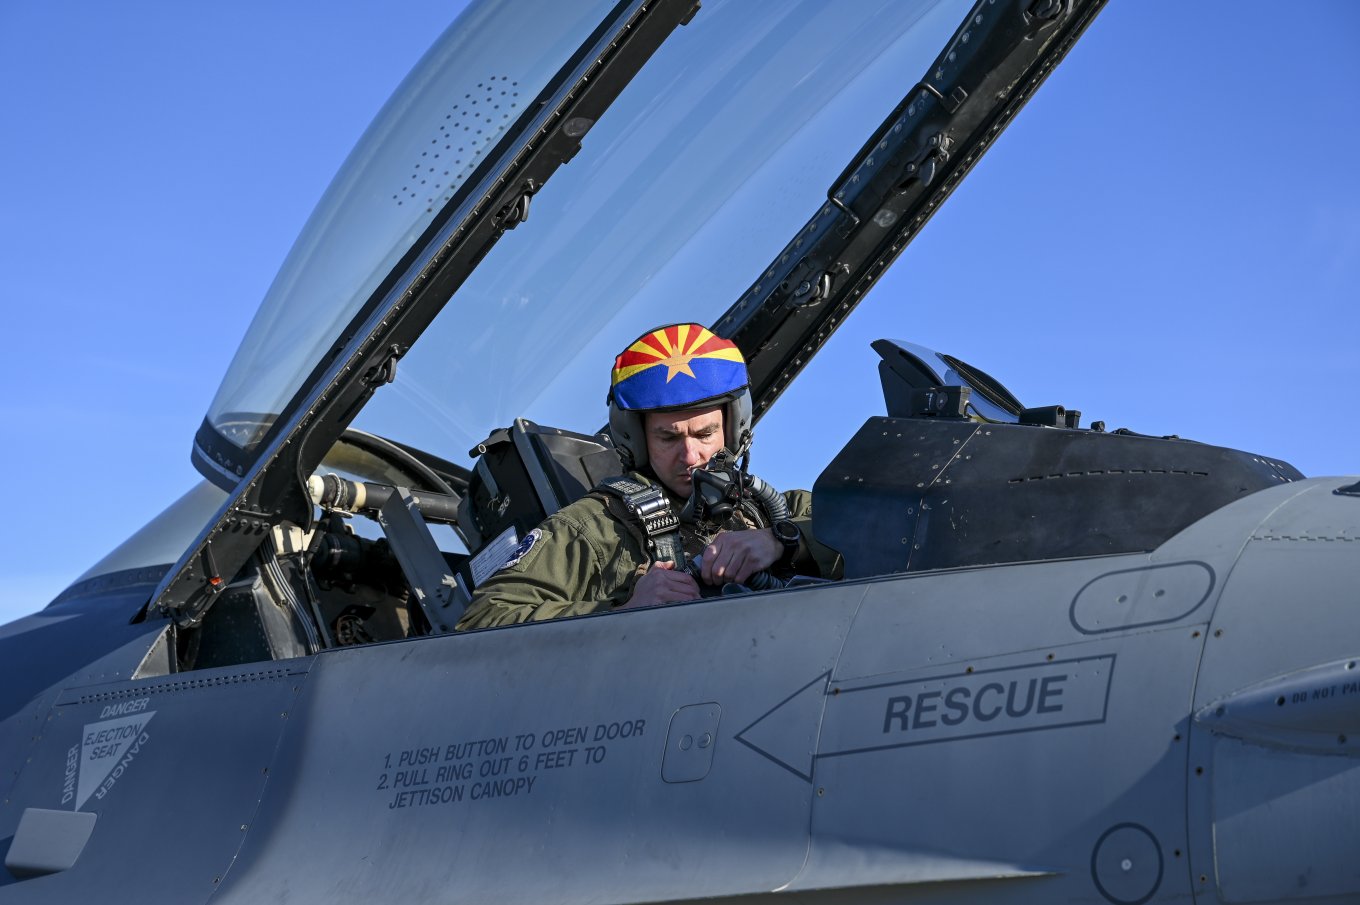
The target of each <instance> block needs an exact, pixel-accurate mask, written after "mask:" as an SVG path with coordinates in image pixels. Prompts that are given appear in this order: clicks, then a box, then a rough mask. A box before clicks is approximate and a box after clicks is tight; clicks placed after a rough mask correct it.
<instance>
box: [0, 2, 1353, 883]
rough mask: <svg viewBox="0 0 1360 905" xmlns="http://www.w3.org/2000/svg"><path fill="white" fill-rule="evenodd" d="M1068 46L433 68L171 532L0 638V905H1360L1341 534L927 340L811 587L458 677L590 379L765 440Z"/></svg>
mask: <svg viewBox="0 0 1360 905" xmlns="http://www.w3.org/2000/svg"><path fill="white" fill-rule="evenodd" d="M1100 6H1101V4H1100V3H1099V2H1084V0H1067V2H1063V0H1038V2H1032V0H980V2H976V3H966V2H948V0H944V2H936V3H930V2H917V3H898V4H892V5H888V6H885V7H883V8H878V9H874V10H872V11H868V10H859V9H855V8H852V7H851V5H848V4H816V3H810V4H787V5H786V4H779V5H773V4H761V5H756V4H739V3H729V4H722V3H717V2H713V3H708V4H704V5H703V6H699V5H697V4H695V3H694V2H693V0H684V2H667V0H655V2H646V3H644V2H640V0H639V2H622V3H618V4H603V5H596V4H589V3H584V2H582V3H558V4H552V5H550V6H549V7H548V8H546V9H540V8H535V9H534V10H533V11H532V13H533V15H532V16H529V15H528V14H527V13H526V10H525V9H523V8H521V6H520V5H518V4H514V3H506V4H498V5H494V6H493V5H486V6H479V7H476V8H475V9H473V10H472V11H470V12H469V13H467V14H465V15H464V16H462V17H460V19H459V20H458V21H457V22H456V23H455V24H454V25H453V26H452V27H451V28H450V30H449V31H448V32H447V33H446V34H445V35H444V36H443V37H442V38H441V39H440V41H439V42H438V43H437V44H436V45H435V46H434V47H433V48H432V49H431V51H430V52H429V54H427V56H426V57H425V58H424V59H423V60H422V61H421V62H420V63H419V64H418V65H417V67H416V69H415V70H414V71H413V73H412V75H411V76H410V77H409V78H408V79H407V81H406V82H405V83H404V84H403V86H402V87H401V88H400V89H399V90H398V92H397V94H396V95H395V96H394V97H393V99H392V100H391V101H390V102H389V104H388V105H387V107H385V108H384V110H383V112H382V113H381V114H380V115H379V117H378V118H377V120H375V122H374V124H373V126H372V127H371V128H370V130H369V132H368V133H367V134H366V136H365V137H364V139H363V140H362V141H361V143H360V145H359V146H358V147H357V148H356V150H355V152H354V153H353V154H352V155H351V157H350V159H349V162H348V163H347V164H346V166H345V168H344V169H343V170H342V171H341V173H340V174H339V175H338V176H337V178H336V181H335V183H334V184H333V186H332V188H331V189H330V190H329V191H328V193H327V194H326V196H325V197H324V198H323V200H322V202H321V204H320V206H319V207H318V209H317V212H316V213H315V214H314V216H313V218H312V219H311V220H310V221H309V223H308V225H307V227H306V228H305V230H304V232H303V234H302V236H301V237H300V238H299V240H298V242H297V244H296V245H295V247H294V250H293V252H292V254H291V255H290V257H289V258H288V260H287V261H286V262H285V264H284V267H283V269H282V271H281V273H280V275H279V277H278V279H277V280H276V281H275V283H274V286H273V287H272V288H271V290H270V292H269V294H268V296H267V297H266V299H265V300H264V303H263V304H262V306H261V309H260V312H259V314H258V315H257V317H256V320H255V322H254V323H253V325H252V327H251V329H250V331H249V332H248V335H247V336H246V339H245V341H244V342H243V344H242V346H241V349H240V351H239V352H238V354H237V357H236V359H235V360H234V362H233V364H232V366H231V368H230V369H229V371H228V373H227V375H226V377H225V379H224V381H223V384H222V387H221V389H220V390H219V392H218V395H217V397H216V398H215V399H214V401H213V403H212V405H211V407H210V409H209V411H208V413H207V416H206V418H205V419H204V422H203V426H202V428H201V429H200V430H199V432H198V435H197V437H196V438H195V444H194V451H193V455H194V462H195V464H196V466H197V467H198V468H199V470H200V472H201V473H202V474H203V475H204V478H205V482H204V483H203V484H202V485H200V486H199V487H198V488H196V489H194V490H192V491H191V492H190V493H189V494H187V495H186V496H185V497H184V498H183V499H182V500H180V501H179V502H178V503H176V504H175V505H173V506H172V507H171V508H170V509H169V510H167V512H166V513H165V514H164V515H162V516H161V517H159V518H158V519H156V520H154V521H153V522H152V523H151V524H149V525H148V526H147V528H145V529H144V530H143V531H142V532H140V533H138V534H137V535H135V536H134V537H133V538H131V539H129V541H127V542H126V543H125V544H124V545H123V546H121V547H120V548H118V549H117V550H116V551H115V552H114V553H113V554H111V555H110V556H109V557H108V558H107V559H106V560H105V561H103V562H102V563H101V564H99V565H97V566H96V567H95V568H94V569H92V570H91V572H90V573H89V574H88V575H87V577H86V578H85V579H83V580H82V581H80V582H78V583H77V584H76V585H74V586H73V587H71V588H69V589H68V590H67V591H65V592H64V593H63V594H62V595H61V596H60V597H59V598H58V599H57V600H56V601H54V602H53V603H52V604H51V605H50V606H49V607H48V608H47V609H46V610H44V611H43V613H42V614H40V615H39V616H35V617H30V618H27V619H22V620H19V621H17V622H15V623H12V624H11V625H9V626H7V627H5V628H4V629H0V662H2V663H3V664H4V667H3V668H4V675H5V679H6V682H5V691H4V698H3V704H0V720H2V722H0V768H3V770H4V771H5V772H4V773H3V774H0V784H3V787H4V798H3V802H2V803H0V849H3V850H4V852H5V854H4V872H3V873H0V902H6V901H14V902H71V901H81V900H83V899H86V898H93V897H96V896H98V897H105V898H107V897H110V896H112V897H113V898H114V899H115V900H124V901H139V902H141V901H145V902H160V901H165V902H176V903H179V902H186V901H190V902H192V901H204V902H207V901H214V902H216V901H222V902H259V901H276V900H280V901H282V900H286V901H294V902H337V901H340V902H345V901H354V902H360V901H362V902H371V901H407V902H445V901H447V902H454V901H467V902H479V903H484V902H521V901H526V900H547V901H555V902H620V903H631V902H662V901H670V902H674V901H697V900H701V899H703V900H716V901H736V900H737V899H738V898H739V897H743V898H753V897H764V898H767V899H770V900H776V899H783V900H786V901H798V902H832V901H860V902H879V901H881V902H890V901H903V900H909V901H919V902H958V901H989V902H990V901H1000V902H1053V901H1074V902H1113V903H1121V905H1122V903H1142V902H1155V901H1173V900H1179V901H1189V900H1193V901H1227V902H1286V901H1299V900H1305V899H1306V900H1308V901H1312V902H1329V901H1330V902H1342V901H1353V900H1354V899H1355V898H1356V896H1357V895H1360V878H1357V876H1356V872H1355V869H1354V868H1353V867H1352V866H1351V854H1352V852H1353V851H1354V850H1355V843H1356V841H1357V835H1358V834H1360V827H1358V826H1357V817H1356V814H1357V801H1358V800H1360V798H1357V794H1358V793H1360V773H1358V772H1357V770H1356V756H1357V752H1356V743H1355V742H1354V741H1352V740H1353V739H1355V738H1356V736H1357V730H1358V728H1360V727H1357V726H1356V725H1355V724H1356V723H1357V722H1358V721H1360V720H1358V717H1360V708H1357V706H1356V703H1355V702H1356V701H1358V700H1360V698H1357V697H1355V695H1360V685H1358V684H1357V681H1358V680H1357V678H1356V668H1355V667H1356V662H1357V660H1356V657H1357V654H1358V653H1360V652H1357V651H1356V649H1355V645H1356V642H1355V639H1356V638H1357V633H1356V631H1355V628H1356V622H1357V620H1358V619H1360V616H1357V615H1356V612H1357V610H1356V607H1355V606H1354V605H1353V604H1354V588H1355V587H1356V582H1355V579H1356V577H1357V576H1356V572H1357V569H1358V568H1360V555H1358V554H1357V550H1356V538H1357V536H1358V535H1357V530H1360V529H1357V528H1356V524H1357V514H1358V513H1360V510H1358V509H1357V507H1360V499H1357V497H1360V481H1357V479H1356V478H1353V477H1352V478H1331V479H1328V478H1314V479H1305V478H1304V477H1303V475H1301V474H1300V473H1299V472H1298V471H1297V470H1296V469H1294V468H1293V467H1291V466H1290V465H1289V464H1287V463H1285V462H1281V461H1277V460H1275V459H1273V458H1271V457H1269V456H1268V455H1261V454H1254V453H1247V452H1241V451H1237V450H1233V449H1228V448H1223V447H1217V446H1210V445H1206V444H1200V443H1194V442H1191V441H1187V440H1182V439H1179V438H1176V437H1162V436H1144V435H1140V434H1135V433H1131V432H1127V431H1117V430H1107V429H1104V426H1103V425H1099V424H1090V423H1088V424H1087V425H1086V426H1084V427H1083V426H1082V420H1081V417H1080V415H1079V414H1078V413H1076V412H1074V411H1072V410H1070V409H1068V408H1066V407H1064V406H1061V405H1056V404H1049V403H1048V401H1045V404H1041V405H1031V404H1027V403H1026V402H1023V401H1022V400H1021V399H1020V398H1018V396H1017V394H1015V393H1013V392H1011V391H1010V390H1008V389H1007V388H1006V387H1005V386H1004V384H1003V383H1002V382H1001V381H999V380H997V379H995V378H994V377H993V376H991V375H990V374H989V373H988V372H987V371H985V370H983V369H981V368H979V367H978V366H976V365H975V364H971V363H969V362H966V361H963V360H961V359H960V358H958V357H956V356H955V355H953V354H950V353H949V350H941V351H936V350H932V349H929V348H925V347H923V346H921V345H918V344H915V343H913V342H912V341H911V338H910V337H908V338H903V339H884V340H882V341H880V342H878V343H875V345H874V348H873V354H876V355H877V356H878V358H879V360H880V362H881V363H880V365H879V371H880V376H881V381H882V390H883V400H884V412H885V414H884V415H882V416H876V417H873V418H871V419H869V420H868V421H867V422H866V423H865V424H864V425H863V426H862V427H861V428H860V429H859V430H858V431H857V432H856V433H855V434H854V436H852V437H848V438H847V439H846V443H845V445H844V447H843V449H842V450H841V452H840V453H839V454H837V455H836V456H835V457H834V458H833V459H832V460H831V461H830V463H829V464H827V465H826V466H825V468H824V469H823V470H822V472H821V474H820V476H819V477H818V479H817V481H816V483H815V485H814V511H815V513H816V515H815V519H814V524H815V528H816V532H817V535H818V537H819V538H820V539H822V540H824V541H825V542H826V543H828V544H830V545H831V546H833V547H835V548H837V549H838V550H840V551H841V553H842V555H843V556H844V560H845V577H844V579H843V580H841V581H836V582H829V583H822V584H814V585H810V586H802V587H789V588H783V589H773V590H767V591H761V592H753V593H749V594H739V595H732V596H729V597H719V598H713V599H705V600H698V601H692V602H688V603H683V604H677V605H673V606H668V607H661V608H655V609H649V610H639V611H621V612H616V613H602V614H597V615H592V616H585V617H579V618H574V619H563V620H557V621H552V622H543V623H532V624H527V625H522V626H508V627H503V628H497V629H489V630H484V631H476V632H456V631H453V630H452V628H453V625H454V623H455V622H456V620H457V617H458V615H459V614H460V612H461V610H462V607H463V606H465V604H466V601H467V598H468V595H469V593H470V592H471V591H472V590H473V589H475V587H476V585H477V584H478V583H479V582H480V581H481V580H483V579H484V578H485V577H486V575H487V574H488V573H489V572H490V571H492V570H494V569H495V568H497V567H498V566H499V564H500V563H501V562H503V561H504V560H505V557H506V555H507V551H508V550H513V548H514V545H515V543H516V542H517V540H518V538H519V537H520V536H521V535H522V534H523V533H524V532H526V531H528V530H529V529H530V528H532V526H533V525H534V524H536V523H537V522H538V521H539V520H540V519H541V518H543V517H544V516H545V515H547V514H549V513H551V512H552V511H554V510H556V509H557V508H559V507H560V506H562V505H564V504H566V503H567V502H569V501H570V500H571V499H573V498H575V497H577V496H579V495H580V494H582V493H584V492H586V491H587V490H588V489H589V488H590V487H591V486H593V484H594V483H595V482H596V481H597V480H599V479H600V478H601V477H605V476H608V475H609V474H610V473H612V472H614V471H616V470H617V468H618V460H617V458H616V456H615V454H614V453H613V451H612V449H611V448H610V446H609V444H608V442H607V439H606V438H605V437H602V436H601V435H599V434H598V433H596V429H597V428H598V427H599V424H598V423H592V422H589V421H587V422H584V423H574V422H564V421H561V420H558V419H556V418H554V417H552V413H553V412H562V411H570V410H571V409H570V407H569V406H567V405H566V403H565V400H568V399H578V398H580V397H582V396H584V395H586V394H594V395H595V396H596V398H598V396H599V391H598V384H599V379H598V370H599V367H600V362H601V361H607V360H608V359H609V358H610V357H611V356H612V354H613V352H615V351H617V349H618V348H619V347H620V346H621V341H620V340H621V339H626V338H628V337H631V336H633V335H636V333H637V327H638V325H643V326H646V325H650V324H654V323H659V322H662V321H665V320H668V319H674V313H675V311H676V300H677V299H681V300H683V306H684V308H683V311H684V316H685V317H687V318H692V319H693V320H695V321H699V322H704V323H709V324H711V325H712V326H713V329H714V330H715V331H716V332H718V333H719V334H721V335H723V336H728V337H731V338H732V339H734V340H735V341H736V342H737V343H738V344H739V346H740V347H741V348H742V349H743V350H744V352H745V353H746V356H747V359H748V361H749V362H750V370H751V376H752V392H753V396H754V400H755V408H756V412H757V414H758V415H763V414H764V413H766V412H767V411H769V410H770V409H771V407H772V406H773V405H774V404H775V403H776V401H777V400H778V398H779V396H780V394H781V393H782V392H783V391H784V390H785V389H786V388H787V387H788V386H789V384H790V383H791V382H792V381H793V380H794V379H795V378H796V377H797V375H798V374H799V372H800V371H802V369H803V368H804V367H805V366H806V365H807V364H808V362H809V361H810V360H811V359H812V357H813V356H814V355H815V354H816V352H817V350H818V349H819V348H821V347H822V346H823V345H824V344H825V343H826V342H827V340H828V339H829V338H830V337H831V335H832V334H833V333H834V331H835V330H836V329H837V327H838V326H839V325H840V324H841V323H842V322H843V321H844V320H845V319H846V318H847V317H849V316H850V315H851V314H852V312H853V310H854V309H855V307H856V306H857V305H858V303H859V302H860V300H861V299H862V298H863V297H864V296H865V295H866V294H867V293H868V292H869V290H870V288H871V287H872V286H873V284H874V283H875V281H876V280H877V279H878V278H879V277H880V276H881V275H882V274H883V272H884V271H885V270H886V269H887V268H888V267H889V266H890V265H891V264H892V263H893V261H894V260H895V259H896V258H897V257H898V255H899V254H900V253H901V251H902V249H903V248H904V247H905V246H906V244H907V243H908V242H909V241H910V240H911V239H912V238H913V237H914V236H915V235H916V234H917V233H918V232H919V231H920V229H921V228H922V227H923V226H924V225H925V223H926V222H927V220H928V219H929V217H930V216H931V214H932V213H933V212H934V211H935V210H936V209H937V208H938V207H939V206H940V205H941V204H942V203H943V202H944V200H945V199H946V198H947V196H948V195H949V194H950V192H952V190H953V189H954V188H955V186H957V185H958V184H959V182H960V180H961V179H962V178H963V177H964V176H965V175H967V173H968V171H969V170H970V168H971V167H972V166H973V165H974V164H975V163H976V161H977V160H978V158H979V156H980V155H981V154H982V153H983V152H985V151H986V150H987V148H988V147H989V146H990V145H991V144H992V143H993V142H994V141H995V139H996V137H997V135H999V134H1000V132H1001V130H1002V129H1003V128H1004V127H1005V126H1006V124H1007V123H1008V122H1009V121H1010V120H1011V118H1012V117H1013V116H1015V115H1016V114H1017V113H1018V111H1019V110H1020V108H1021V107H1022V106H1023V105H1024V103H1025V102H1026V100H1027V99H1028V98H1029V97H1030V96H1031V95H1032V94H1033V92H1034V91H1036V90H1037V89H1038V88H1039V86H1040V85H1041V83H1042V82H1043V80H1044V78H1045V77H1046V75H1047V74H1048V73H1049V72H1050V71H1052V69H1053V67H1054V66H1055V65H1057V64H1058V62H1059V61H1060V60H1061V59H1062V57H1063V55H1064V54H1065V53H1066V52H1067V50H1068V49H1069V48H1070V47H1071V46H1072V44H1073V43H1074V42H1075V41H1076V40H1077V39H1078V38H1079V37H1080V36H1081V34H1082V32H1083V31H1084V29H1085V28H1086V27H1087V26H1088V25H1089V23H1090V22H1091V20H1092V18H1093V17H1094V16H1095V15H1096V14H1097V12H1098V11H1099V8H1100ZM885 110H886V111H889V112H888V113H887V115H886V116H884V112H883V111H885ZM668 315H669V317H668Z"/></svg>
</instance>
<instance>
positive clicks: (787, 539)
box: [771, 519, 802, 546]
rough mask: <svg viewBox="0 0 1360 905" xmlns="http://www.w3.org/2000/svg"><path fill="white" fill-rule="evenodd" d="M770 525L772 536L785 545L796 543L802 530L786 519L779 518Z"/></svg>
mask: <svg viewBox="0 0 1360 905" xmlns="http://www.w3.org/2000/svg"><path fill="white" fill-rule="evenodd" d="M771 527H772V529H773V530H774V536H775V537H777V538H779V540H781V541H783V543H784V544H785V545H786V546H791V545H796V544H797V543H798V541H799V539H800V538H801V537H802V532H800V531H799V530H798V526H797V525H795V524H794V523H793V522H791V521H789V520H788V519H780V520H779V521H777V522H775V523H774V525H772V526H771Z"/></svg>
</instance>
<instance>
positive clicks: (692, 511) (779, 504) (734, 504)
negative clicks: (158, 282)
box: [680, 449, 789, 594]
mask: <svg viewBox="0 0 1360 905" xmlns="http://www.w3.org/2000/svg"><path fill="white" fill-rule="evenodd" d="M690 477H691V480H692V484H693V490H692V491H691V492H690V497H689V501H688V502H687V503H685V508H684V509H683V510H682V511H681V513H680V521H682V522H684V523H685V524H688V525H693V526H695V528H696V529H698V530H699V531H700V532H701V533H702V534H704V535H705V536H712V535H714V534H717V533H718V532H719V531H720V530H723V529H728V530H731V529H732V528H735V527H737V526H738V525H741V526H742V527H754V528H768V527H770V526H771V525H773V524H774V523H775V522H777V521H780V520H781V519H786V518H788V516H789V507H788V503H787V502H785V500H784V497H783V495H782V494H780V493H779V491H777V490H775V489H774V488H773V487H771V486H770V485H769V484H767V483H765V482H764V481H762V480H761V479H760V478H758V477H756V476H755V475H751V474H747V473H746V472H744V471H742V469H741V468H740V466H739V465H738V464H737V457H736V456H734V455H732V453H731V452H729V451H728V450H726V449H721V450H719V451H718V453H717V454H716V455H715V456H714V457H713V458H712V459H710V460H709V461H708V464H706V465H705V466H704V467H703V468H696V469H695V470H694V471H693V472H691V474H690ZM738 513H741V514H743V515H745V516H746V520H745V522H749V523H752V524H749V525H748V524H746V523H745V522H743V520H742V519H741V518H740V517H739V516H738ZM689 565H690V574H692V575H693V576H694V578H695V580H696V581H698V582H699V583H700V586H702V585H703V579H702V578H701V570H702V568H703V556H702V554H701V555H699V556H695V557H693V558H692V559H691V560H690V564H689ZM784 584H785V583H784V582H783V581H781V580H780V579H778V578H776V577H774V576H773V575H771V574H770V573H769V572H768V571H763V570H762V571H760V572H756V573H755V574H754V575H751V576H750V577H748V578H747V579H746V582H745V583H744V584H737V583H736V582H728V583H727V584H725V585H723V588H722V593H723V594H734V593H742V592H744V591H748V590H749V591H769V590H773V589H775V588H782V587H784Z"/></svg>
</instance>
